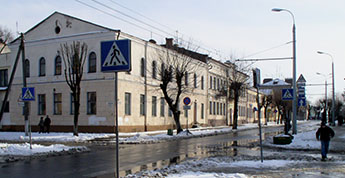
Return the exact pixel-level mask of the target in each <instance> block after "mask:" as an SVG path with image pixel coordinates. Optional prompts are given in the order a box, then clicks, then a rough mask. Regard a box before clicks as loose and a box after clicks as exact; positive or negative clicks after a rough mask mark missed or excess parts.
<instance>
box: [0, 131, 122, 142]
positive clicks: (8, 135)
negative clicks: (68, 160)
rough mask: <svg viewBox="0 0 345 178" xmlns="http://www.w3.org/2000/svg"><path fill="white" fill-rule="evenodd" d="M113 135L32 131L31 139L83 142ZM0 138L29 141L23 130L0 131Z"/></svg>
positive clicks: (38, 140)
mask: <svg viewBox="0 0 345 178" xmlns="http://www.w3.org/2000/svg"><path fill="white" fill-rule="evenodd" d="M111 136H115V134H104V133H101V134H95V133H91V134H88V133H80V134H79V136H78V137H76V136H73V133H57V132H52V133H49V134H48V133H41V134H39V133H32V134H31V139H32V141H37V142H58V143H68V142H85V141H88V140H93V139H95V138H107V137H111ZM0 140H3V141H29V136H25V133H24V132H0Z"/></svg>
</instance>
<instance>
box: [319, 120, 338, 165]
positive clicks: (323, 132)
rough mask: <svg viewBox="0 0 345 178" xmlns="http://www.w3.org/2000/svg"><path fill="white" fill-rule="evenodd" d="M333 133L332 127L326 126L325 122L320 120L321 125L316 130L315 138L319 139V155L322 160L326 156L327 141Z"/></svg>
mask: <svg viewBox="0 0 345 178" xmlns="http://www.w3.org/2000/svg"><path fill="white" fill-rule="evenodd" d="M334 135H335V133H334V131H333V129H331V128H330V127H328V126H326V123H325V122H321V127H320V128H319V129H318V130H317V131H316V139H317V140H321V156H322V159H321V160H322V161H325V160H326V158H327V153H328V149H329V142H330V140H331V138H333V137H334Z"/></svg>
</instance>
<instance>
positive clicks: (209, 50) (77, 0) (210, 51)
mask: <svg viewBox="0 0 345 178" xmlns="http://www.w3.org/2000/svg"><path fill="white" fill-rule="evenodd" d="M75 1H76V2H78V3H80V4H83V5H84V6H87V7H89V8H92V9H94V10H97V11H99V12H102V13H104V14H106V15H109V16H111V17H113V18H117V19H119V20H121V21H124V22H126V23H129V24H131V25H133V26H136V27H137V28H140V29H143V30H145V31H148V32H151V33H154V34H155V35H158V36H160V37H162V38H166V36H165V35H162V34H159V33H157V32H153V31H152V30H149V29H147V28H145V27H143V26H140V25H138V24H135V23H133V22H130V21H128V20H125V19H123V18H120V17H118V16H115V15H113V14H112V13H109V12H106V11H104V10H101V9H99V8H96V7H94V6H91V5H89V4H87V3H85V2H82V1H80V0H75ZM92 1H93V2H95V3H97V4H99V5H101V6H103V7H106V8H108V9H110V10H112V11H115V12H117V13H120V14H121V15H123V16H126V17H127V18H131V19H132V20H135V21H137V22H140V23H142V24H145V25H146V26H149V27H151V28H153V29H155V30H157V31H160V32H161V33H164V34H167V35H169V36H174V35H173V34H171V33H169V32H166V31H165V30H161V29H159V28H157V27H155V26H153V25H150V24H148V23H146V22H143V21H142V20H139V19H137V18H135V17H132V16H130V15H127V14H126V13H124V12H121V11H119V10H116V9H114V8H112V7H109V6H108V5H105V4H103V3H100V2H99V1H96V0H92ZM123 7H124V8H125V6H123ZM127 9H129V8H127ZM131 11H133V10H131ZM146 18H147V17H146ZM148 19H149V18H148ZM163 26H165V25H163ZM169 29H171V28H169ZM179 40H181V41H186V40H184V39H183V38H179ZM181 44H182V43H181ZM189 44H190V45H192V46H194V47H195V48H198V49H202V50H204V51H205V52H207V53H208V54H212V53H214V54H216V55H219V50H218V51H217V50H216V49H213V50H214V51H215V52H213V50H211V49H207V48H205V47H202V46H201V45H197V44H193V43H190V42H189ZM219 56H220V55H219Z"/></svg>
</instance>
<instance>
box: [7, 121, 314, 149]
mask: <svg viewBox="0 0 345 178" xmlns="http://www.w3.org/2000/svg"><path fill="white" fill-rule="evenodd" d="M268 125H269V126H272V125H275V124H274V123H269V124H268ZM257 127H258V125H257V124H244V125H241V126H239V127H238V129H237V130H245V129H251V128H257ZM189 130H190V131H191V133H192V134H187V132H186V131H184V132H182V133H180V134H178V135H176V132H175V133H174V135H173V136H169V135H167V131H166V130H164V131H152V132H137V133H120V134H119V136H120V143H152V142H159V141H166V140H174V139H181V138H191V137H203V136H209V135H217V134H222V133H229V132H236V131H237V130H233V129H232V128H230V127H224V126H223V127H201V128H191V129H189ZM114 137H115V134H114V133H79V136H78V137H76V136H73V134H72V133H56V132H52V133H49V134H48V133H43V134H39V133H37V132H35V133H32V135H31V138H32V141H33V142H34V143H35V142H47V143H59V144H52V145H50V146H43V145H39V144H33V149H32V150H30V149H29V148H28V144H9V143H6V144H1V146H0V156H1V155H8V154H11V155H23V154H29V153H30V154H35V153H47V152H48V153H49V152H57V151H59V150H60V151H63V150H69V149H80V148H79V147H67V146H64V145H61V144H63V143H76V142H87V141H90V140H94V139H99V138H114ZM301 139H302V138H301ZM0 140H1V141H3V142H8V141H14V142H29V136H25V133H24V132H0ZM304 143H305V142H304ZM301 144H302V143H301ZM311 145H313V144H311Z"/></svg>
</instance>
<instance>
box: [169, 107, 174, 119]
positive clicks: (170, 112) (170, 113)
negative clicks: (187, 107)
mask: <svg viewBox="0 0 345 178" xmlns="http://www.w3.org/2000/svg"><path fill="white" fill-rule="evenodd" d="M168 115H169V117H172V115H173V113H172V111H171V110H170V108H169V112H168Z"/></svg>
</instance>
